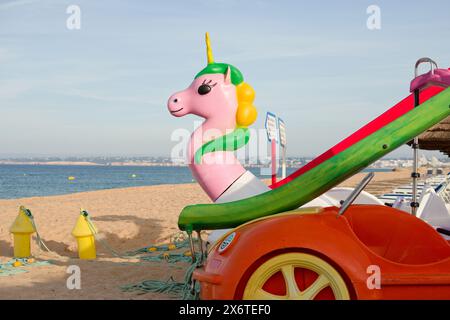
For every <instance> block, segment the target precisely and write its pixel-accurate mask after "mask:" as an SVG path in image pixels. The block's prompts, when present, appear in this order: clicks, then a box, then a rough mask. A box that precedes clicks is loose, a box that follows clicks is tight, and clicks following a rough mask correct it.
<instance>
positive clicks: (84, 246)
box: [72, 210, 97, 260]
mask: <svg viewBox="0 0 450 320" xmlns="http://www.w3.org/2000/svg"><path fill="white" fill-rule="evenodd" d="M88 219H89V214H88V213H87V212H86V211H84V210H81V214H80V216H79V217H78V220H77V223H76V224H75V227H74V228H73V230H72V235H73V236H74V237H75V238H76V239H77V244H78V257H79V258H80V259H86V260H92V259H95V258H96V257H97V254H96V250H95V238H94V232H97V230H96V229H95V227H94V225H93V224H92V223H91V222H90V221H89V220H88Z"/></svg>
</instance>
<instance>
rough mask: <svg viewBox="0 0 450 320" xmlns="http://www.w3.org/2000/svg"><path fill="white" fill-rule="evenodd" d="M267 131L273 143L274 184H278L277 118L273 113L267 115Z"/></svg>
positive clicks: (268, 137)
mask: <svg viewBox="0 0 450 320" xmlns="http://www.w3.org/2000/svg"><path fill="white" fill-rule="evenodd" d="M265 127H266V131H267V139H268V140H269V142H270V143H271V155H272V161H271V162H272V184H274V183H276V182H277V139H278V134H277V117H276V115H274V114H273V113H271V112H267V114H266V124H265Z"/></svg>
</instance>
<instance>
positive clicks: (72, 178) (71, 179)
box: [67, 176, 75, 181]
mask: <svg viewBox="0 0 450 320" xmlns="http://www.w3.org/2000/svg"><path fill="white" fill-rule="evenodd" d="M67 180H69V181H73V180H75V177H74V176H70V177H67Z"/></svg>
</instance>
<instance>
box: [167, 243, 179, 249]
mask: <svg viewBox="0 0 450 320" xmlns="http://www.w3.org/2000/svg"><path fill="white" fill-rule="evenodd" d="M176 248H177V246H176V245H175V244H173V243H171V244H169V246H168V247H167V249H169V250H175V249H176Z"/></svg>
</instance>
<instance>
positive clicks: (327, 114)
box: [0, 0, 450, 156]
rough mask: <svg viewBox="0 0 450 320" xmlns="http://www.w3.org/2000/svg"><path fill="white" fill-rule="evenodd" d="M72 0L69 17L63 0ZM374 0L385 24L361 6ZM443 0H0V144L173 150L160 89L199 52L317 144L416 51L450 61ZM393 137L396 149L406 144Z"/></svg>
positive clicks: (25, 150)
mask: <svg viewBox="0 0 450 320" xmlns="http://www.w3.org/2000/svg"><path fill="white" fill-rule="evenodd" d="M71 4H76V5H79V6H80V8H81V29H80V30H68V29H67V28H66V19H67V18H68V16H69V15H68V14H67V13H66V8H67V7H68V6H69V5H71ZM371 4H376V5H378V6H379V7H380V8H381V30H375V31H371V30H368V29H367V27H366V20H367V18H368V15H367V13H366V9H367V7H368V6H369V5H371ZM449 12H450V2H449V1H446V0H442V1H434V0H430V1H427V2H426V3H424V2H423V1H408V2H404V1H363V0H362V1H320V2H318V1H317V2H315V1H262V0H258V1H237V0H221V1H213V0H209V1H206V0H201V1H148V0H147V1H145V0H141V1H119V0H108V1H106V0H105V1H97V0H95V1H94V0H78V1H75V0H71V1H62V0H42V1H37V0H17V1H10V0H7V1H1V0H0V112H1V113H0V155H27V154H39V155H81V154H83V155H169V153H170V149H171V148H172V147H173V145H174V142H171V141H170V134H171V132H172V131H173V130H175V129H177V128H186V129H189V130H192V128H193V122H194V120H196V118H195V117H193V116H189V117H185V118H182V119H177V118H173V117H172V116H170V115H169V114H168V112H167V110H166V101H167V98H168V97H169V96H170V94H172V93H173V92H175V91H178V90H180V89H183V88H185V87H187V86H188V85H189V84H190V82H191V81H192V78H193V76H194V75H195V74H196V73H197V72H198V71H199V70H200V69H201V68H203V66H204V65H205V64H206V58H205V48H204V32H205V31H209V32H210V35H211V42H212V46H213V51H214V56H215V59H216V61H223V62H228V63H231V64H234V65H236V66H237V67H238V68H240V69H241V71H242V72H243V74H244V77H245V79H246V81H247V82H248V83H250V84H251V85H252V86H253V87H254V88H255V90H256V94H257V97H256V101H255V104H256V106H257V107H258V110H259V113H260V117H259V120H258V122H257V123H256V124H255V126H256V127H262V126H263V120H264V119H263V118H264V115H265V112H266V111H272V112H275V113H277V114H278V115H279V116H281V117H282V118H284V120H285V122H286V125H287V132H288V155H299V156H313V155H317V154H318V153H320V152H322V151H325V149H327V148H328V147H330V146H332V145H334V144H335V143H337V142H338V141H339V140H341V139H342V138H345V137H346V136H348V135H349V134H351V133H352V132H353V131H355V130H356V129H358V128H359V127H361V126H362V125H364V124H365V123H367V122H368V121H370V120H372V119H373V118H374V117H376V116H377V115H379V114H381V113H382V112H384V111H385V110H386V109H388V108H389V107H391V106H392V105H393V104H394V103H396V102H398V101H399V100H401V99H402V98H404V97H405V96H406V95H407V94H408V88H409V82H410V80H411V78H412V76H413V65H414V63H415V61H416V60H417V59H418V58H420V57H423V56H430V57H432V58H434V59H435V60H436V61H437V62H438V63H439V64H440V65H441V66H442V67H449V66H450V42H449V41H448V36H449V34H450V20H449V19H448V13H449ZM409 154H410V151H409V149H407V148H401V149H400V150H398V151H396V152H395V153H394V154H393V155H399V156H403V155H409Z"/></svg>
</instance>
